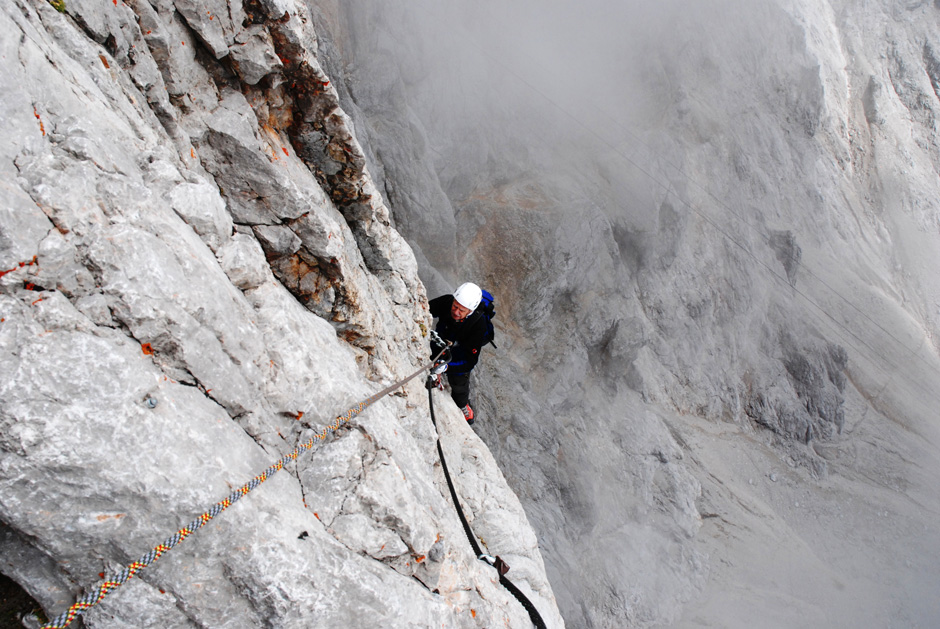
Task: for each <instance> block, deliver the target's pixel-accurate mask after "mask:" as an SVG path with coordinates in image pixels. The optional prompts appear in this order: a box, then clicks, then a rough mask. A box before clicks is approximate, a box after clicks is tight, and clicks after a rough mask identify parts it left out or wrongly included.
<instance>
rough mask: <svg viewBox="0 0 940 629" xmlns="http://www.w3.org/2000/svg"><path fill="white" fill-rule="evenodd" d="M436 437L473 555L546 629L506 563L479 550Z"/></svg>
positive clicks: (431, 401) (540, 628) (430, 400)
mask: <svg viewBox="0 0 940 629" xmlns="http://www.w3.org/2000/svg"><path fill="white" fill-rule="evenodd" d="M426 386H427V389H428V405H429V406H430V408H431V423H432V424H434V427H435V428H437V419H436V418H435V417H434V386H433V384H432V382H431V380H430V378H428V382H427V385H426ZM437 435H438V436H437V454H438V456H439V457H440V458H441V468H442V469H443V470H444V478H445V479H446V480H447V487H448V488H449V489H450V497H451V498H452V499H453V501H454V507H456V508H457V515H458V516H459V517H460V523H461V524H463V530H464V533H466V534H467V539H468V540H470V546H471V548H473V552H474V554H475V555H476V557H477V559H479V560H480V561H483V562H485V563H487V564H489V565H491V566H493V567H494V568H496V570H497V571H498V572H499V582H500V583H501V584H502V586H503V587H504V588H506V590H508V591H509V593H510V594H512V595H513V596H515V597H516V600H517V601H519V602H520V603H522V606H523V607H524V608H525V610H526V611H527V612H528V613H529V618H530V619H531V620H532V624H533V625H534V626H535V627H536V629H547V627H546V626H545V621H544V620H542V616H541V615H540V614H539V610H538V609H536V607H535V605H533V604H532V601H530V600H529V599H528V597H527V596H526V595H525V594H523V593H522V590H520V589H519V588H518V587H516V585H515V584H514V583H513V582H512V581H510V580H509V579H507V578H506V572H508V571H509V566H508V565H507V564H506V562H504V561H503V560H502V559H500V558H499V557H490V556H489V555H487V554H485V553H484V552H483V551H482V550H481V549H480V544H479V543H478V542H477V538H476V536H475V535H474V534H473V531H472V530H471V529H470V523H469V522H467V516H465V515H464V513H463V509H462V508H461V507H460V500H459V499H458V498H457V490H456V489H455V488H454V481H453V480H452V479H451V477H450V471H449V470H448V469H447V461H446V460H445V459H444V449H443V448H442V447H441V436H440V435H441V433H440V431H438V433H437Z"/></svg>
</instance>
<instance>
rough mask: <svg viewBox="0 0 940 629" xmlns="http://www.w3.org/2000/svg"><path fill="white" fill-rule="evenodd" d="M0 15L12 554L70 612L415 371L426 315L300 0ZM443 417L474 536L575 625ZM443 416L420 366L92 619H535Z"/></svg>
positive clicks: (4, 438) (406, 255) (2, 315)
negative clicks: (492, 563) (504, 581)
mask: <svg viewBox="0 0 940 629" xmlns="http://www.w3.org/2000/svg"><path fill="white" fill-rule="evenodd" d="M0 22H2V23H0V32H2V35H0V59H2V61H0V112H2V113H0V132H2V137H3V142H2V144H0V150H2V155H0V169H2V175H3V176H2V181H3V183H2V185H0V195H2V199H3V203H2V207H0V268H2V271H3V272H2V278H0V373H2V374H3V376H2V379H0V484H2V491H0V571H2V572H3V574H5V575H7V576H8V577H11V578H12V579H14V580H15V581H16V582H17V583H18V584H20V585H21V586H22V587H23V588H24V589H25V590H26V591H27V592H28V593H29V594H30V595H31V596H32V597H34V598H35V599H36V600H37V601H38V602H39V603H40V604H41V605H42V608H43V610H44V612H45V613H46V615H47V616H48V617H50V618H51V617H53V616H54V615H57V614H59V613H60V612H62V611H63V610H64V609H65V608H67V607H68V606H69V605H71V604H72V603H73V602H74V601H75V600H77V598H78V597H79V596H80V594H81V593H82V591H83V590H87V589H89V588H91V587H92V586H94V585H95V584H96V583H97V582H98V581H99V580H100V578H102V577H104V576H106V575H111V574H113V573H114V572H115V571H117V570H119V569H121V568H122V567H123V566H124V565H126V564H128V563H130V562H131V561H133V560H134V559H137V558H138V557H140V556H142V555H143V554H145V553H146V552H147V551H149V550H150V548H152V547H154V546H155V545H157V544H158V543H160V542H161V541H162V540H164V539H166V537H167V536H168V535H170V534H172V533H173V532H174V531H176V530H178V529H179V528H181V527H182V526H184V525H185V524H187V523H188V522H190V521H191V520H192V518H193V517H195V516H197V515H199V514H200V513H202V512H203V511H205V510H206V509H208V508H209V507H211V506H212V505H213V504H214V503H216V502H218V501H220V500H221V499H223V498H225V497H226V496H227V495H228V494H229V493H230V492H231V491H232V489H233V488H237V487H240V486H242V485H243V484H244V483H246V482H247V481H249V480H250V479H251V478H252V477H253V476H255V475H256V474H259V473H260V472H261V471H262V470H264V469H265V468H266V467H267V466H268V465H269V464H271V463H272V462H273V461H275V460H277V459H279V458H280V457H281V456H283V455H284V454H286V453H289V452H291V451H292V449H293V448H294V447H295V446H296V445H297V444H298V443H301V442H303V441H305V440H306V439H307V438H308V437H309V436H310V435H311V434H312V433H313V432H314V431H318V430H320V429H321V428H323V427H324V426H327V425H329V424H331V423H333V418H334V417H335V416H336V415H337V414H341V413H345V410H346V409H347V408H349V407H350V406H353V405H354V403H355V402H357V401H358V400H361V399H363V398H365V397H367V396H368V395H370V394H371V393H372V392H374V391H375V390H377V389H379V388H380V383H387V382H390V381H392V380H395V379H399V378H401V377H403V376H404V375H406V374H408V373H411V372H412V371H414V370H415V369H416V368H417V367H418V366H419V365H420V364H421V363H422V362H423V361H424V360H425V356H426V352H427V340H426V334H427V329H428V327H429V325H430V319H429V317H428V314H427V310H426V293H425V290H424V287H423V285H422V283H421V281H420V280H419V278H418V275H417V264H416V261H415V258H414V255H413V254H412V251H411V249H410V247H409V246H408V245H407V244H406V243H405V241H404V240H403V239H402V237H401V236H400V235H399V233H398V231H396V229H395V228H394V227H393V226H392V224H391V219H390V216H389V210H388V206H387V205H386V203H385V201H384V199H383V195H382V193H381V192H380V191H379V190H378V189H377V188H376V184H375V181H374V179H373V177H372V175H371V174H370V169H369V166H368V164H367V160H366V156H365V154H364V152H363V150H362V148H361V144H360V142H359V140H358V139H357V137H356V134H355V132H354V129H353V125H352V123H351V120H350V118H349V117H348V116H347V114H346V113H345V111H344V109H343V108H342V107H341V106H340V103H339V98H338V94H337V91H336V89H335V87H334V86H333V85H332V82H331V77H330V76H329V75H328V74H327V73H326V72H325V71H324V69H323V67H322V66H321V64H320V61H319V51H318V40H317V33H316V31H315V29H314V28H313V24H312V17H311V14H310V12H309V9H308V8H307V7H306V6H305V5H304V4H302V3H295V2H292V1H291V0H286V1H285V0H271V1H267V0H263V1H262V2H246V3H242V2H214V1H210V2H189V1H187V0H181V1H180V2H148V1H147V0H143V1H140V2H137V1H131V2H128V3H124V2H116V1H115V2H113V3H112V2H100V1H88V0H65V1H64V2H60V1H56V2H52V3H50V2H46V1H43V0H35V1H32V0H26V1H20V0H11V1H10V2H5V3H3V4H2V7H0ZM438 416H439V421H438V423H439V430H440V434H441V437H442V439H443V441H444V449H445V452H446V454H447V458H448V463H449V464H450V467H451V470H452V474H454V475H455V477H456V481H457V486H458V491H459V492H460V495H461V497H462V499H463V501H464V508H465V509H466V511H467V513H468V515H469V517H470V519H471V525H472V527H473V528H474V531H475V532H476V533H477V534H478V535H479V536H480V537H481V538H482V539H483V540H484V543H485V545H486V548H487V550H488V552H491V553H493V554H500V555H501V556H503V557H504V558H505V559H506V560H507V562H508V563H509V564H510V566H511V567H512V573H511V577H512V578H513V581H514V582H515V583H516V584H517V585H518V586H519V587H520V588H521V589H522V590H523V591H524V592H526V593H527V594H528V595H529V596H530V597H531V598H532V600H533V602H534V603H535V604H536V606H537V607H538V608H539V609H540V611H541V612H542V614H543V615H544V617H545V618H546V620H547V621H548V622H549V623H551V624H552V626H561V624H562V621H561V619H560V617H559V616H558V612H557V609H556V607H555V603H554V598H553V595H552V592H551V589H550V587H549V585H548V582H547V579H546V577H545V572H544V568H543V566H542V559H541V556H540V554H539V549H538V545H537V541H536V538H535V536H534V534H533V532H532V530H531V529H530V528H529V526H528V524H527V521H526V517H525V514H524V513H523V511H522V508H521V506H520V504H519V501H518V499H517V498H516V497H515V496H514V494H513V493H512V492H511V491H510V490H509V488H508V487H507V485H506V483H505V481H504V480H503V477H502V475H501V474H500V472H499V470H498V468H497V467H496V465H495V462H494V461H493V459H492V457H491V456H490V455H489V452H488V450H487V449H486V447H485V446H484V445H483V444H482V443H481V442H480V441H479V439H477V438H476V437H475V435H474V434H473V433H472V431H470V430H469V428H468V427H467V426H466V423H465V422H464V420H463V418H462V416H461V415H460V413H459V412H458V411H457V409H456V408H455V407H454V406H453V405H452V403H451V402H450V401H449V399H446V398H445V397H443V396H441V397H440V398H439V400H438ZM436 438H437V432H436V431H435V429H434V427H433V426H432V424H431V422H430V417H429V414H428V404H427V393H426V391H425V390H424V388H423V386H422V383H421V379H420V378H419V379H418V380H416V381H412V382H410V383H409V384H408V385H406V386H405V387H403V388H402V389H400V390H399V391H397V392H396V393H395V394H394V395H392V396H390V397H388V398H385V399H384V400H382V401H381V402H380V403H378V404H377V405H376V406H374V407H372V408H370V409H369V410H368V411H366V412H365V413H364V414H362V415H360V416H358V417H355V418H354V419H352V420H351V421H350V422H348V423H346V424H343V425H342V426H341V427H340V428H339V430H337V431H336V432H335V434H332V435H331V436H330V437H329V438H328V439H327V440H326V441H325V442H324V443H323V444H322V445H319V446H316V447H315V448H314V451H313V452H310V453H308V454H306V455H303V456H302V457H300V458H299V459H298V460H297V461H296V463H290V464H288V466H287V468H286V469H285V470H284V471H282V472H281V473H279V474H277V475H275V476H274V477H273V478H271V479H270V480H268V481H266V483H265V484H264V485H261V486H260V487H259V488H257V489H255V490H254V491H253V492H252V493H251V494H250V495H248V496H247V497H246V498H244V499H242V500H241V501H239V502H238V503H237V504H236V505H233V506H232V507H231V508H230V509H229V510H227V511H226V512H224V513H223V514H222V515H220V516H218V517H217V518H216V519H214V520H212V521H211V522H210V523H209V524H208V525H207V526H205V527H204V528H203V529H201V530H200V531H199V532H198V533H197V534H195V535H193V536H192V538H191V539H190V540H188V541H187V542H186V543H185V544H183V545H181V546H179V547H177V548H175V549H173V551H172V552H170V553H167V554H166V555H165V557H164V558H162V559H161V560H160V561H159V562H157V563H156V564H154V565H153V566H152V567H150V568H148V569H146V570H144V571H143V572H141V573H140V574H139V575H138V576H137V577H136V578H134V579H132V580H131V581H129V582H128V583H127V584H126V585H125V586H123V587H122V588H120V589H119V590H117V591H116V592H115V593H114V594H112V595H111V596H110V597H109V598H107V599H106V600H105V601H104V602H102V603H101V604H100V605H98V606H96V607H94V608H93V609H91V610H90V611H89V612H88V613H87V614H85V616H84V617H83V619H82V620H79V621H76V626H78V625H80V624H81V623H82V622H84V624H85V625H86V626H89V627H122V626H140V627H142V626H147V627H190V626H212V627H255V626H278V627H314V626H316V627H347V626H389V627H414V626H426V627H430V626H435V627H438V626H455V627H456V626H460V627H476V626H479V627H484V626H495V625H508V626H526V624H527V623H528V622H529V618H528V615H527V614H526V612H525V611H524V610H523V608H522V607H521V606H520V605H519V604H518V602H516V601H515V600H514V599H513V598H512V597H511V596H510V595H509V594H508V593H507V592H506V591H505V590H504V589H503V588H502V587H501V586H500V585H499V584H498V576H497V574H496V572H495V570H494V569H492V568H490V567H487V566H486V565H485V564H483V563H481V562H479V561H477V560H476V559H475V558H474V557H473V556H472V553H471V552H470V547H469V545H468V544H467V540H466V537H465V536H464V533H463V530H462V528H461V526H460V524H459V522H458V520H457V517H456V514H455V511H454V509H453V505H452V504H450V498H449V496H448V495H447V490H446V487H445V486H444V485H443V475H442V472H441V470H440V464H439V463H438V460H437V455H436V449H435V440H436ZM445 496H447V497H445Z"/></svg>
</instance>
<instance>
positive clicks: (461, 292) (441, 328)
mask: <svg viewBox="0 0 940 629" xmlns="http://www.w3.org/2000/svg"><path fill="white" fill-rule="evenodd" d="M482 297H483V291H482V290H480V287H479V286H477V285H476V284H473V283H471V282H467V283H465V284H461V285H460V287H459V288H457V290H456V291H454V294H453V295H441V296H440V297H436V298H434V299H432V300H431V301H430V302H428V305H429V306H430V309H431V316H432V317H434V318H435V319H437V327H436V328H435V330H436V331H437V333H438V334H439V335H440V336H441V338H442V339H444V340H445V341H451V342H452V343H453V346H452V347H451V354H450V360H449V361H448V362H447V363H446V366H445V367H439V368H436V369H434V370H432V374H433V375H432V378H433V379H434V380H435V382H437V383H439V382H440V373H441V372H442V371H445V370H446V373H447V381H448V383H450V396H451V397H452V398H453V399H454V402H455V403H456V404H457V406H458V407H459V408H460V410H461V411H463V416H464V417H466V418H467V423H469V424H473V408H472V407H471V406H470V372H471V371H473V368H474V367H476V364H477V360H479V358H480V348H482V347H483V345H484V344H485V343H486V342H487V325H486V320H485V318H484V316H483V313H482V312H481V311H480V310H478V309H477V306H479V305H480V300H481V299H482ZM440 349H441V348H435V347H432V348H431V350H432V353H433V355H435V356H436V355H437V353H438V352H440ZM434 371H437V372H438V373H434Z"/></svg>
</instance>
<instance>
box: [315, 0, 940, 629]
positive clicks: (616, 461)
mask: <svg viewBox="0 0 940 629" xmlns="http://www.w3.org/2000/svg"><path fill="white" fill-rule="evenodd" d="M345 9H346V10H341V9H339V8H335V9H334V10H332V11H327V10H324V11H323V12H322V13H321V14H320V18H321V20H322V21H323V22H324V25H325V28H324V30H326V31H328V32H330V33H332V37H333V39H332V41H333V44H334V46H335V48H333V49H330V50H331V52H332V54H330V55H328V58H329V59H330V60H331V63H332V65H331V71H332V72H333V73H334V74H335V75H336V76H343V77H345V80H344V81H343V83H344V84H345V85H346V88H347V89H346V91H345V92H344V91H342V90H341V94H342V95H343V97H344V99H345V100H344V102H347V103H348V108H349V109H350V111H353V112H355V113H354V119H355V120H356V124H357V129H358V130H359V132H360V134H362V135H366V136H367V137H368V142H367V143H366V144H367V150H368V151H369V152H371V157H372V159H373V160H374V161H375V162H376V163H377V164H379V165H380V166H379V167H377V168H376V172H378V173H380V177H379V178H380V180H381V181H383V184H381V185H383V186H384V189H385V191H386V195H387V198H388V200H389V203H390V205H391V208H392V214H393V217H394V218H395V220H396V225H397V226H398V228H399V229H400V230H401V231H402V233H403V235H404V236H405V238H406V239H407V240H408V241H409V243H410V244H411V245H412V246H413V247H414V248H415V250H416V252H417V254H418V261H419V268H420V272H421V276H422V279H423V280H424V283H425V285H426V286H427V287H428V293H429V295H431V296H433V295H435V294H440V293H444V292H447V291H448V290H449V289H450V288H451V287H453V286H455V285H456V284H457V283H459V282H461V281H464V280H466V279H472V280H474V281H478V282H479V283H481V285H484V286H486V287H489V288H490V290H492V291H493V292H494V293H495V294H496V297H497V303H498V304H499V321H500V323H501V327H499V328H498V330H499V335H498V339H497V343H498V345H499V349H497V350H493V351H490V352H488V353H489V356H487V357H486V358H485V359H484V368H483V369H481V370H480V374H479V376H478V377H477V380H476V384H477V386H478V387H479V390H480V393H479V394H478V395H477V399H476V403H477V404H478V405H479V406H480V407H481V408H482V409H483V411H482V413H481V415H482V416H483V418H484V419H482V420H481V421H479V422H478V423H477V426H476V430H477V431H478V433H479V434H481V436H483V438H484V440H485V441H486V443H487V445H488V446H489V447H490V449H491V450H492V451H493V452H494V454H495V456H496V458H497V460H498V461H499V464H500V467H501V469H502V470H503V471H504V473H506V475H507V478H508V480H509V482H510V485H511V486H512V487H513V488H514V489H515V490H516V492H517V493H518V494H519V496H520V497H521V498H522V501H523V504H524V506H525V509H526V512H527V513H528V514H529V516H530V518H532V520H533V524H534V526H535V528H536V530H537V531H538V534H539V541H540V545H541V547H542V548H543V551H544V552H545V558H546V562H547V567H548V571H549V578H550V580H551V582H552V585H553V589H554V591H555V593H556V596H557V597H558V600H559V605H560V607H561V610H562V614H563V616H564V617H565V619H566V622H567V623H568V625H569V626H576V627H592V626H597V627H614V626H646V625H655V626H689V627H692V626H707V625H717V626H752V625H755V624H756V625H760V626H807V625H812V626H832V627H852V626H928V625H930V624H933V623H935V622H936V621H937V619H938V618H940V608H938V607H937V603H936V600H937V599H936V596H934V595H933V594H932V593H931V590H932V589H933V588H932V586H930V585H928V584H930V583H936V582H937V569H936V567H935V566H936V565H937V561H936V559H937V557H938V552H940V543H938V540H940V536H938V535H937V527H936V524H935V521H936V515H937V513H938V498H940V491H938V490H937V486H936V482H935V478H936V474H937V472H938V456H937V454H938V453H937V447H938V445H940V431H938V429H940V426H938V422H937V419H936V412H935V408H936V403H937V401H938V396H937V393H936V391H937V390H938V387H937V378H938V375H940V369H938V367H940V365H938V361H937V345H936V341H935V339H936V333H937V329H938V328H937V320H938V314H940V301H938V294H937V291H938V284H937V281H936V269H937V268H938V266H937V265H938V262H940V260H938V259H937V255H938V251H940V249H938V246H937V244H938V242H937V231H938V225H940V221H938V218H940V217H938V205H937V198H938V195H937V183H938V179H937V175H938V155H940V152H938V143H937V139H938V136H937V133H938V128H937V126H936V125H937V123H936V120H937V115H936V114H937V112H938V105H940V102H938V96H937V93H938V86H940V75H938V67H940V66H938V64H937V61H936V60H937V50H936V45H937V44H936V42H937V35H938V18H940V11H938V7H936V6H934V5H933V4H931V3H926V2H921V3H910V4H909V5H905V6H904V7H901V6H898V5H897V4H896V3H867V4H865V5H864V6H859V5H857V4H856V3H838V2H830V3H823V4H822V5H819V4H818V3H803V2H771V1H761V2H734V1H729V2H707V3H692V2H666V3H656V5H655V7H652V6H651V5H650V3H630V2H620V3H613V2H587V3H577V4H572V3H563V2H538V3H535V2H531V3H527V2H521V1H520V2H508V3H507V2H500V3H496V2H482V3H474V5H473V7H467V6H458V5H457V4H456V3H411V4H409V5H407V6H395V7H389V6H386V5H385V3H373V2H358V3H353V4H352V5H348V6H346V7H345Z"/></svg>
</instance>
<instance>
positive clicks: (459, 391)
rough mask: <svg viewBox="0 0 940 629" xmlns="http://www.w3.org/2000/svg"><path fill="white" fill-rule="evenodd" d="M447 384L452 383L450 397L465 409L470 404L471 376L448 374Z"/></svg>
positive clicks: (467, 374)
mask: <svg viewBox="0 0 940 629" xmlns="http://www.w3.org/2000/svg"><path fill="white" fill-rule="evenodd" d="M447 382H448V383H450V397H452V398H454V403H455V404H456V405H457V406H458V407H460V408H463V407H464V406H466V405H467V404H469V403H470V374H469V373H451V372H449V371H448V372H447Z"/></svg>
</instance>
